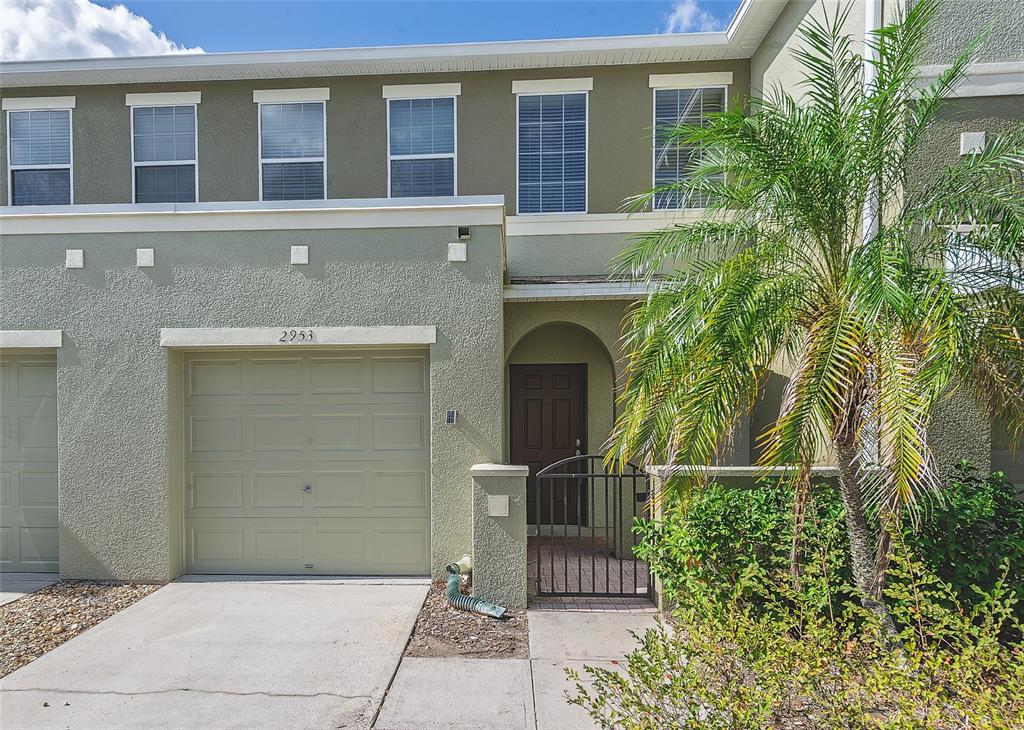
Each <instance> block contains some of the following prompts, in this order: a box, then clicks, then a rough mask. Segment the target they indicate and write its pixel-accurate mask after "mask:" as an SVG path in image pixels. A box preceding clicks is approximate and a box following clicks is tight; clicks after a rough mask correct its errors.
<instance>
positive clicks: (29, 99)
mask: <svg viewBox="0 0 1024 730" xmlns="http://www.w3.org/2000/svg"><path fill="white" fill-rule="evenodd" d="M2 104H3V110H4V111H5V112H38V111H43V110H54V109H74V108H75V97H73V96H8V97H6V98H4V99H3V102H2Z"/></svg>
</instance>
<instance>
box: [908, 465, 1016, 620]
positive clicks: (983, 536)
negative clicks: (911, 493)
mask: <svg viewBox="0 0 1024 730" xmlns="http://www.w3.org/2000/svg"><path fill="white" fill-rule="evenodd" d="M907 544H908V545H909V546H910V548H911V551H912V552H913V553H914V554H915V555H918V556H920V558H921V560H923V561H924V563H925V564H926V565H927V566H928V567H929V568H931V570H932V571H933V572H934V573H935V574H936V575H937V576H938V577H939V578H941V579H942V580H943V581H945V582H946V583H949V584H950V585H952V586H953V587H954V588H955V589H956V591H957V594H958V595H959V597H960V599H961V600H962V601H968V602H970V601H972V600H974V590H973V588H974V586H978V587H980V588H983V589H989V588H991V587H992V586H994V585H995V583H996V581H997V580H998V579H999V577H1000V576H1001V574H1002V569H1003V565H1002V563H1003V561H1004V560H1006V561H1009V573H1008V576H1007V579H1006V582H1007V584H1008V585H1009V586H1010V588H1011V589H1012V590H1014V591H1015V592H1016V593H1017V597H1018V598H1019V599H1021V600H1022V601H1024V501H1022V500H1021V498H1020V495H1019V494H1018V493H1017V489H1016V487H1014V486H1013V485H1012V484H1010V482H1008V481H1007V480H1006V478H1005V477H1004V476H1003V474H1002V472H995V473H994V474H992V475H990V476H989V477H987V478H985V479H981V478H979V477H978V476H977V474H976V472H975V470H974V469H973V468H972V467H971V466H970V465H969V464H967V463H963V464H961V465H960V466H959V467H958V468H957V470H956V474H955V476H954V478H953V479H952V481H951V483H950V485H949V487H948V488H947V489H946V490H944V491H943V493H942V499H941V501H940V502H938V503H937V504H935V505H933V506H932V508H931V510H929V514H928V515H927V517H926V519H925V520H924V522H923V523H922V525H921V527H920V529H919V530H917V531H916V532H908V534H907ZM1018 608H1019V609H1024V603H1018ZM1020 615H1021V616H1024V612H1022V613H1021V614H1020Z"/></svg>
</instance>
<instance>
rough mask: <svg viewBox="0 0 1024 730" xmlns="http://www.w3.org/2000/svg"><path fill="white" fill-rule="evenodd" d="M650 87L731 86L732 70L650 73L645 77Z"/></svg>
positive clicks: (671, 88) (691, 87) (701, 87)
mask: <svg viewBox="0 0 1024 730" xmlns="http://www.w3.org/2000/svg"><path fill="white" fill-rule="evenodd" d="M647 82H648V85H649V86H650V87H651V88H652V89H669V90H673V89H703V88H708V87H716V86H732V71H708V72H706V73H695V74H651V75H650V76H648V77H647Z"/></svg>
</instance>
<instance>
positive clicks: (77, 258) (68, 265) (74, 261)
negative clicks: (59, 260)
mask: <svg viewBox="0 0 1024 730" xmlns="http://www.w3.org/2000/svg"><path fill="white" fill-rule="evenodd" d="M64 268H65V269H84V268H85V251H83V250H82V249H80V248H69V249H67V250H66V251H64Z"/></svg>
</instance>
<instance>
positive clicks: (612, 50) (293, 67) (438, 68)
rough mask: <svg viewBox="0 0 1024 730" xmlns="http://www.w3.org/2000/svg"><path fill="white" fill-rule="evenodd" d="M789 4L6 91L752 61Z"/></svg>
mask: <svg viewBox="0 0 1024 730" xmlns="http://www.w3.org/2000/svg"><path fill="white" fill-rule="evenodd" d="M785 4H786V0H743V2H742V3H741V5H740V7H739V9H738V10H737V11H736V15H735V16H734V17H733V19H732V22H731V23H730V24H729V27H728V28H727V29H726V30H724V31H721V32H714V33H671V34H669V33H666V34H660V35H634V36H610V37H604V38H565V39H553V40H538V41H501V42H492V43H452V44H438V45H417V46H384V47H376V48H332V49H316V50H299V51H257V52H242V53H209V54H177V55H164V56H134V57H120V58H90V59H73V60H58V61H19V62H8V63H0V84H2V86H4V87H6V88H17V87H39V86H75V85H100V84H133V83H154V82H171V81H221V80H259V79H284V78H310V77H318V76H364V75H380V74H418V73H437V72H460V71H494V70H501V69H530V68H563V67H574V66H606V65H624V64H640V63H673V62H681V61H706V60H713V59H735V58H749V57H750V56H751V55H752V54H753V53H754V51H755V50H756V49H757V47H758V45H759V44H760V43H761V41H762V40H763V39H764V37H765V34H766V33H767V32H768V30H769V29H770V28H771V26H772V24H773V23H774V22H775V19H776V18H777V17H778V15H779V13H780V12H781V10H782V8H783V7H784V6H785Z"/></svg>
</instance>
